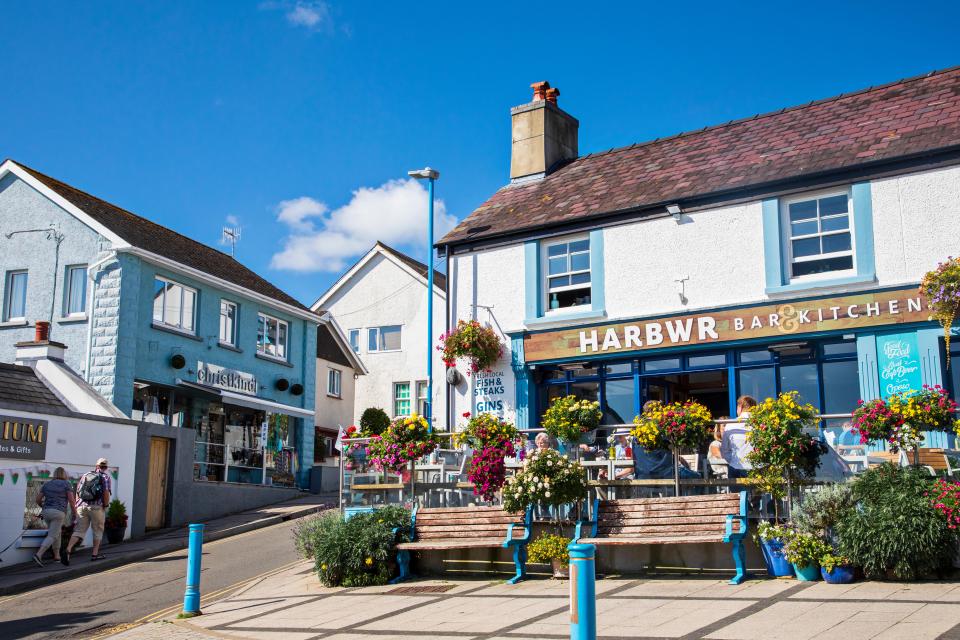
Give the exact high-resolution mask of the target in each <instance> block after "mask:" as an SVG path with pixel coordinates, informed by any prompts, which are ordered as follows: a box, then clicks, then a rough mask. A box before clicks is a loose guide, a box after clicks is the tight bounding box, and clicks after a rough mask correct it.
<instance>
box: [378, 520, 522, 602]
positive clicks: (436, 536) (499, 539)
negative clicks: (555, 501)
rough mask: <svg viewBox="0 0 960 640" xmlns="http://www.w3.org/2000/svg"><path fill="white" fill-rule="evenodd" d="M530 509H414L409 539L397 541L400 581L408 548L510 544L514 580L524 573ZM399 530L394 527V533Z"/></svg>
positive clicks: (407, 570)
mask: <svg viewBox="0 0 960 640" xmlns="http://www.w3.org/2000/svg"><path fill="white" fill-rule="evenodd" d="M532 518H533V511H532V509H529V508H528V509H527V510H526V512H525V513H522V514H514V513H509V512H507V511H504V510H503V507H446V508H423V509H419V508H417V509H414V511H413V516H412V517H411V519H410V527H409V532H410V533H411V538H410V542H401V543H400V544H398V545H397V564H398V565H399V567H400V575H399V576H398V577H397V578H395V579H394V580H393V582H394V583H396V582H402V581H403V580H406V579H407V578H409V577H410V552H411V551H442V550H446V549H477V548H497V547H503V548H512V549H513V563H514V565H516V570H517V573H516V575H515V576H514V577H513V578H511V579H510V580H508V581H507V582H508V583H509V584H515V583H516V582H518V581H519V580H522V579H523V578H525V577H526V575H527V543H529V542H530V533H531V521H532ZM399 532H400V530H399V529H397V530H396V531H395V532H394V533H396V534H398V533H399Z"/></svg>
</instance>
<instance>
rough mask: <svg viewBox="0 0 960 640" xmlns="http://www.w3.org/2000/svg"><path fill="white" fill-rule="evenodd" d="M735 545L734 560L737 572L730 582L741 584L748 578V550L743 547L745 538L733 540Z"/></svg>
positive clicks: (732, 542)
mask: <svg viewBox="0 0 960 640" xmlns="http://www.w3.org/2000/svg"><path fill="white" fill-rule="evenodd" d="M731 544H732V545H733V562H734V564H736V566H737V574H736V575H735V576H733V579H731V580H730V584H740V583H742V582H743V581H744V580H746V579H747V571H746V564H747V552H746V550H745V549H744V548H743V538H737V539H736V540H731Z"/></svg>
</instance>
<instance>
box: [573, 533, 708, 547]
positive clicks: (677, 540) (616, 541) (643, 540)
mask: <svg viewBox="0 0 960 640" xmlns="http://www.w3.org/2000/svg"><path fill="white" fill-rule="evenodd" d="M580 542H581V543H582V544H595V545H620V546H625V545H637V544H695V543H699V542H723V536H716V535H701V536H643V537H641V536H635V537H623V538H581V539H580Z"/></svg>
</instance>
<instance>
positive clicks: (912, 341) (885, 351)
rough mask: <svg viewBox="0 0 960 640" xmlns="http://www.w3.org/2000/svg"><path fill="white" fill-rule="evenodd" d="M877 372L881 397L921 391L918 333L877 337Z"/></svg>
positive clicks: (921, 379)
mask: <svg viewBox="0 0 960 640" xmlns="http://www.w3.org/2000/svg"><path fill="white" fill-rule="evenodd" d="M877 370H878V372H879V374H880V395H881V396H882V397H884V398H886V397H888V396H890V395H891V394H894V393H909V392H911V391H919V390H920V388H921V387H922V386H923V378H922V377H921V375H920V350H919V349H918V347H917V334H916V333H893V334H888V335H883V336H877Z"/></svg>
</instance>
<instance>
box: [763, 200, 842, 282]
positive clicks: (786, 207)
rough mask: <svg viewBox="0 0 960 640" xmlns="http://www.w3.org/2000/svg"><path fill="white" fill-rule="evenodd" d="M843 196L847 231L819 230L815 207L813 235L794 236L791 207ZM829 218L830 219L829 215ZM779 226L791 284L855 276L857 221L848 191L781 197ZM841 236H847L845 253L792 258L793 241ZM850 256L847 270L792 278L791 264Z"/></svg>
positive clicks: (793, 276) (818, 213)
mask: <svg viewBox="0 0 960 640" xmlns="http://www.w3.org/2000/svg"><path fill="white" fill-rule="evenodd" d="M840 195H842V196H846V198H847V213H846V216H847V229H840V230H838V231H827V232H823V231H820V230H819V228H820V220H821V218H820V210H819V205H818V208H817V218H816V220H817V228H818V231H817V233H816V234H808V235H802V236H796V237H794V236H793V227H792V226H791V224H790V205H791V204H796V203H798V202H806V201H808V200H822V199H823V198H829V197H831V196H840ZM828 217H829V216H828ZM780 225H781V228H782V229H783V232H782V233H781V238H780V242H781V246H782V247H783V254H784V256H786V265H785V266H786V268H787V275H788V276H789V281H790V283H791V284H792V283H799V282H816V281H817V280H829V279H833V278H837V277H841V278H842V277H846V276H850V275H854V274H856V273H857V230H856V221H855V219H854V211H853V193H852V192H851V190H850V189H849V188H843V189H827V190H824V191H814V192H808V193H802V194H799V195H796V196H791V197H789V198H782V199H781V200H780ZM842 233H849V234H850V249H849V250H847V251H835V252H833V253H818V254H816V255H814V256H803V257H798V258H794V256H793V241H794V240H803V239H807V238H822V237H824V236H830V235H839V234H842ZM846 256H850V268H849V269H839V270H837V271H824V272H822V273H810V274H807V275H802V276H795V275H793V265H794V264H795V263H802V262H813V261H816V260H823V259H826V258H842V257H846Z"/></svg>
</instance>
